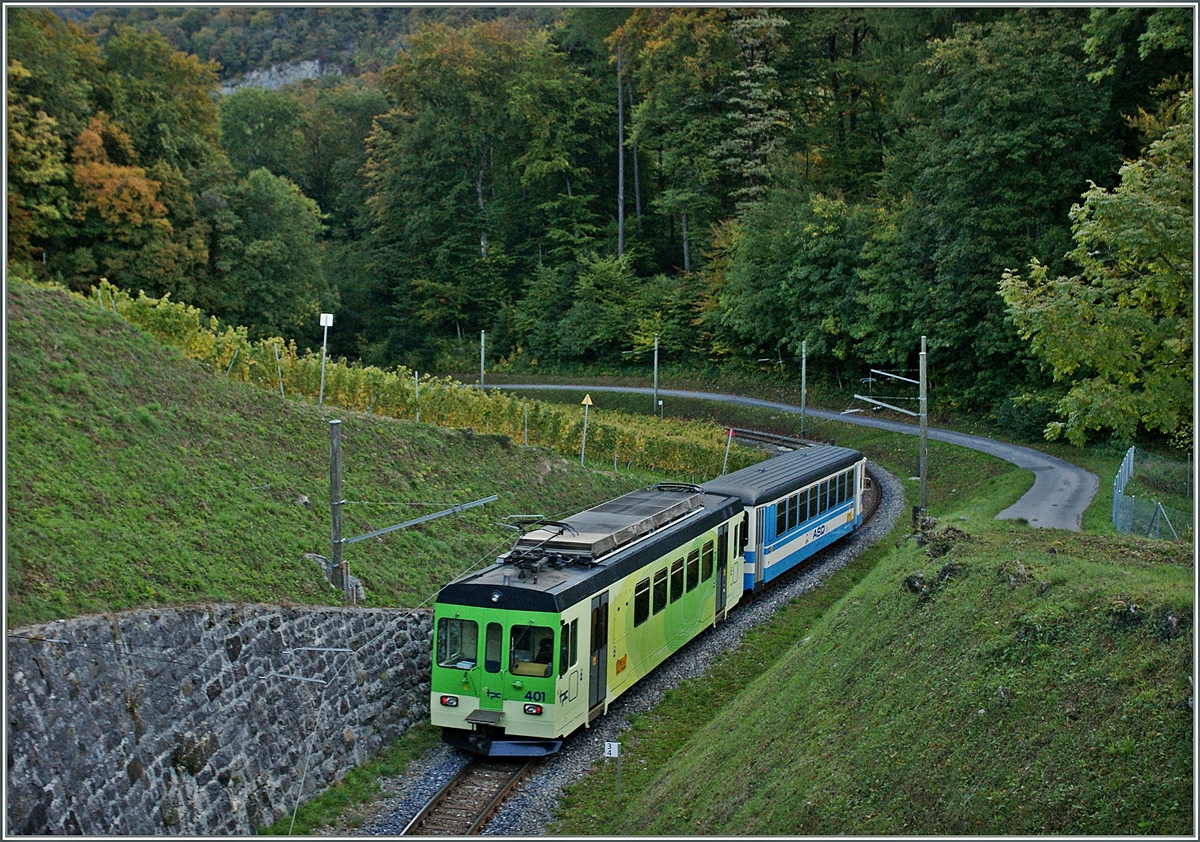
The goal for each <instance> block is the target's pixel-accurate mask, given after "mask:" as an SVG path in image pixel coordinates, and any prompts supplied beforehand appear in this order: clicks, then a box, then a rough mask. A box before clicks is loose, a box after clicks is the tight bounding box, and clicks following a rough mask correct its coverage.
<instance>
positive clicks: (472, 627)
mask: <svg viewBox="0 0 1200 842" xmlns="http://www.w3.org/2000/svg"><path fill="white" fill-rule="evenodd" d="M478 659H479V626H478V624H477V623H476V622H475V621H474V620H460V619H458V618H457V617H443V618H442V620H441V622H439V623H438V634H437V662H438V666H439V667H451V668H453V669H460V670H469V669H471V668H472V667H474V666H475V664H476V663H477V661H478Z"/></svg>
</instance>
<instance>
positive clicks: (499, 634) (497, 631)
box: [483, 623, 504, 672]
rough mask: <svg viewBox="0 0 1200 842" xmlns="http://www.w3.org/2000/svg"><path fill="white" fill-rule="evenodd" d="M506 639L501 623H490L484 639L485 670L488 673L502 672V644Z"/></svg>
mask: <svg viewBox="0 0 1200 842" xmlns="http://www.w3.org/2000/svg"><path fill="white" fill-rule="evenodd" d="M503 639H504V633H503V630H502V629H501V628H500V624H499V623H488V624H487V634H486V635H485V636H484V638H483V668H484V669H485V670H487V671H488V672H500V644H501V641H502V640H503Z"/></svg>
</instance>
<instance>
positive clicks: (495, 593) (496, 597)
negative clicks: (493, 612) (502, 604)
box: [492, 591, 503, 602]
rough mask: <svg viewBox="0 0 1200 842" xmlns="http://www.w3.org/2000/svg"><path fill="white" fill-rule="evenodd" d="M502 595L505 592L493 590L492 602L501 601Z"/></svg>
mask: <svg viewBox="0 0 1200 842" xmlns="http://www.w3.org/2000/svg"><path fill="white" fill-rule="evenodd" d="M501 596H503V594H502V593H500V591H492V602H499V601H500V597H501Z"/></svg>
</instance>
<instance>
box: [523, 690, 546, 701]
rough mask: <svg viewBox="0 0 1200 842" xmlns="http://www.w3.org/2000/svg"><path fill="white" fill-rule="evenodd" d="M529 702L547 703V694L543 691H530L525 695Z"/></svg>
mask: <svg viewBox="0 0 1200 842" xmlns="http://www.w3.org/2000/svg"><path fill="white" fill-rule="evenodd" d="M525 701H527V702H544V701H546V693H545V692H544V691H542V690H530V691H529V692H528V693H526V694H525Z"/></svg>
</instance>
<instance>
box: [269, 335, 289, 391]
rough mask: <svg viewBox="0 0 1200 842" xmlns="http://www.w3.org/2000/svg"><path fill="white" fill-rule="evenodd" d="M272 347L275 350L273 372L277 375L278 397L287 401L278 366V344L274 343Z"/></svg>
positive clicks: (280, 370)
mask: <svg viewBox="0 0 1200 842" xmlns="http://www.w3.org/2000/svg"><path fill="white" fill-rule="evenodd" d="M272 347H274V348H275V371H276V372H277V373H278V374H279V397H280V398H282V399H284V400H287V396H286V395H285V394H284V393H283V368H282V367H281V366H280V365H279V344H278V343H276V344H275V345H273V346H272Z"/></svg>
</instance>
